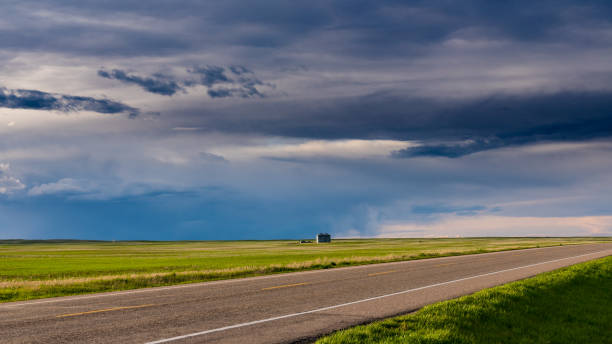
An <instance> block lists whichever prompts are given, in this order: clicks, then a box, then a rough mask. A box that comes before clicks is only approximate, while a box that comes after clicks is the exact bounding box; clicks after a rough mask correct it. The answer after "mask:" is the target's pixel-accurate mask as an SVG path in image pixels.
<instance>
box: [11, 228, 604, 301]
mask: <svg viewBox="0 0 612 344" xmlns="http://www.w3.org/2000/svg"><path fill="white" fill-rule="evenodd" d="M597 242H612V238H605V237H602V238H592V237H590V238H457V239H341V240H333V242H332V243H329V244H316V243H306V244H299V243H298V241H297V240H279V241H180V242H135V241H122V242H93V241H92V242H88V241H23V240H0V302H9V301H18V300H27V299H34V298H43V297H54V296H65V295H76V294H85V293H94V292H104V291H117V290H126V289H136V288H145V287H154V286H164V285H172V284H181V283H192V282H202V281H211V280H218V279H228V278H239V277H248V276H257V275H264V274H273V273H282V272H292V271H303V270H313V269H327V268H334V267H340V266H350V265H360V264H373V263H381V262H391V261H400V260H411V259H423V258H432V257H441V256H450V255H461V254H473V253H485V252H493V251H500V250H513V249H521V248H532V247H545V246H556V245H572V244H587V243H597Z"/></svg>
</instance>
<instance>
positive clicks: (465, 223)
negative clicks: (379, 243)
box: [379, 215, 612, 237]
mask: <svg viewBox="0 0 612 344" xmlns="http://www.w3.org/2000/svg"><path fill="white" fill-rule="evenodd" d="M580 235H584V236H592V235H606V236H607V235H612V216H576V217H535V216H530V217H526V216H515V217H514V216H494V215H481V216H457V215H448V216H441V217H440V218H439V219H438V220H437V221H435V222H433V223H410V222H404V223H394V224H385V225H383V226H381V227H380V228H379V236H380V237H456V236H470V237H478V236H580Z"/></svg>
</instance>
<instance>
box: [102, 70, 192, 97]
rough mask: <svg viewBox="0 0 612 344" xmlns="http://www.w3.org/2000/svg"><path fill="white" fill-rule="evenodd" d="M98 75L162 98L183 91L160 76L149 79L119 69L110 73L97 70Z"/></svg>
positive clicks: (166, 78)
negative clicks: (131, 85) (137, 87)
mask: <svg viewBox="0 0 612 344" xmlns="http://www.w3.org/2000/svg"><path fill="white" fill-rule="evenodd" d="M98 75H99V76H101V77H103V78H106V79H115V80H119V81H122V82H124V83H127V84H136V85H139V86H140V87H142V88H143V89H145V90H147V91H149V92H151V93H157V94H161V95H164V96H171V95H173V94H175V93H176V92H178V91H182V90H183V87H182V86H181V85H179V83H178V82H176V81H174V80H172V79H171V78H170V77H167V76H164V75H161V74H155V75H153V76H151V77H141V76H138V75H134V74H129V73H126V72H125V71H122V70H120V69H113V70H111V71H110V72H109V71H106V70H99V71H98Z"/></svg>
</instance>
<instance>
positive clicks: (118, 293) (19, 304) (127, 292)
mask: <svg viewBox="0 0 612 344" xmlns="http://www.w3.org/2000/svg"><path fill="white" fill-rule="evenodd" d="M586 245H590V244H586ZM595 245H597V244H595ZM572 246H574V247H577V246H580V244H576V245H574V244H567V245H564V246H546V247H537V248H536V247H532V248H526V249H520V250H514V249H510V250H505V251H495V252H487V253H476V254H466V255H458V256H447V257H437V258H427V259H414V260H402V261H397V262H387V263H378V264H374V265H376V266H386V265H389V266H392V265H399V264H419V263H420V264H423V263H424V262H432V261H434V260H436V261H440V260H452V259H469V258H473V257H476V256H488V255H499V254H509V253H510V252H520V251H531V250H551V249H557V248H561V247H572ZM598 252H600V251H598ZM372 266H373V265H371V264H367V265H356V266H348V267H342V268H335V269H325V270H310V271H297V272H289V273H282V274H274V275H266V276H255V277H245V278H236V279H228V280H220V281H208V282H198V283H190V284H181V285H171V286H167V287H151V288H143V289H136V290H125V291H115V292H104V293H96V294H91V295H79V296H73V297H69V296H68V297H57V298H51V299H46V300H40V301H16V302H9V303H0V309H2V308H14V307H24V306H33V305H40V304H45V303H57V302H68V301H78V300H87V299H95V298H100V297H109V296H122V295H130V294H140V293H150V292H156V291H164V290H172V289H183V288H196V287H203V286H215V285H219V284H230V283H232V284H233V283H242V282H249V281H254V280H260V279H272V278H282V277H286V276H287V275H291V276H300V275H310V274H317V273H330V272H334V271H336V272H337V271H346V270H357V269H368V268H372Z"/></svg>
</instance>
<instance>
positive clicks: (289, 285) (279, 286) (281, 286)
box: [261, 282, 310, 290]
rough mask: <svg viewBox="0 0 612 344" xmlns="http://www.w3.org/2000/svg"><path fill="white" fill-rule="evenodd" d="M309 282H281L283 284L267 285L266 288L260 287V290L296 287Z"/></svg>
mask: <svg viewBox="0 0 612 344" xmlns="http://www.w3.org/2000/svg"><path fill="white" fill-rule="evenodd" d="M307 284H310V283H308V282H302V283H294V284H283V285H277V286H276V287H268V288H261V290H272V289H280V288H291V287H298V286H301V285H307Z"/></svg>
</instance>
